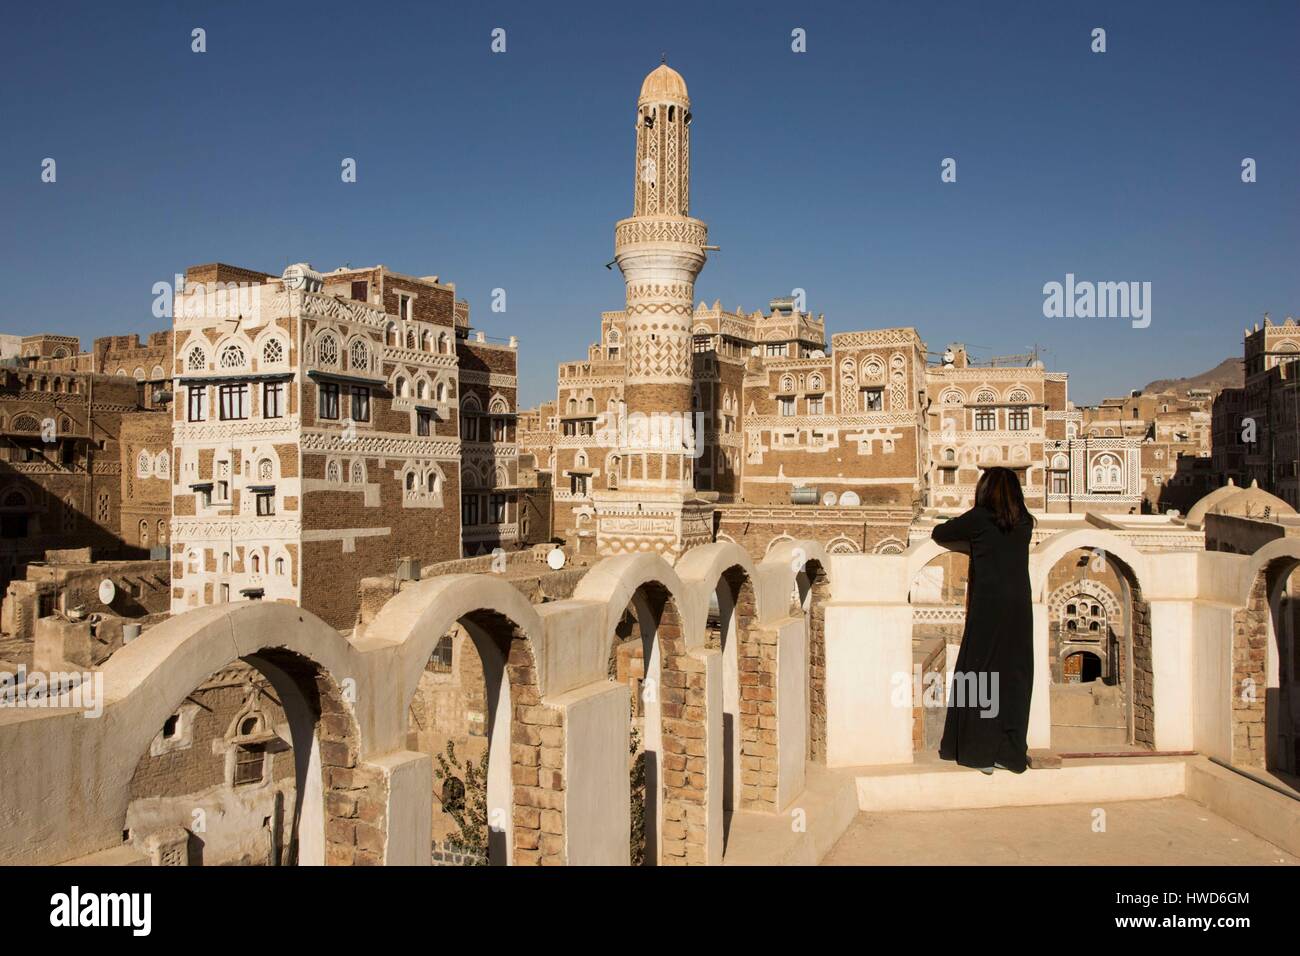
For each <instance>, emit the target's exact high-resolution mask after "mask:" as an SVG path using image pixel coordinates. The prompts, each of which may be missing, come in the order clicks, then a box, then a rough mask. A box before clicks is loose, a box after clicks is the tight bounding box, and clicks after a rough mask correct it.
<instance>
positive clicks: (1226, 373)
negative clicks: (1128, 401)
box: [1142, 358, 1246, 395]
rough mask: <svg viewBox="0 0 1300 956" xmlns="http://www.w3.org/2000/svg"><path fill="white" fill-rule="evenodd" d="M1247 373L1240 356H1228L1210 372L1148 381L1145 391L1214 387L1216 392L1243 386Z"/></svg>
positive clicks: (1180, 392)
mask: <svg viewBox="0 0 1300 956" xmlns="http://www.w3.org/2000/svg"><path fill="white" fill-rule="evenodd" d="M1245 381H1246V375H1245V370H1244V369H1243V368H1242V361H1241V359H1240V358H1226V359H1224V360H1223V361H1222V362H1220V363H1219V364H1218V365H1216V366H1214V368H1212V369H1210V370H1209V371H1208V372H1202V373H1201V374H1199V375H1190V376H1188V377H1186V378H1158V379H1156V380H1155V381H1154V382H1148V383H1147V386H1146V388H1144V389H1142V391H1144V392H1168V391H1174V392H1177V393H1178V394H1179V395H1183V394H1186V392H1187V390H1188V389H1189V388H1212V389H1214V390H1215V391H1216V392H1217V391H1219V390H1220V389H1224V388H1241V386H1242V385H1244V384H1245Z"/></svg>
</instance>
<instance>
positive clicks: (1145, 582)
mask: <svg viewBox="0 0 1300 956" xmlns="http://www.w3.org/2000/svg"><path fill="white" fill-rule="evenodd" d="M1074 550H1082V551H1097V550H1100V551H1101V552H1102V553H1103V554H1104V555H1105V556H1106V559H1107V560H1110V559H1112V558H1115V559H1118V560H1119V562H1120V564H1121V565H1122V566H1123V569H1125V570H1127V571H1128V572H1129V573H1130V574H1131V575H1132V576H1133V579H1134V582H1135V583H1136V584H1137V585H1138V587H1139V588H1140V589H1141V591H1142V594H1143V597H1144V598H1145V599H1146V600H1150V599H1151V598H1152V597H1154V596H1156V595H1154V594H1153V593H1152V592H1153V590H1154V589H1153V588H1152V587H1151V584H1152V582H1151V581H1150V580H1149V578H1150V572H1149V570H1148V563H1147V558H1146V555H1144V554H1142V553H1141V552H1139V551H1138V550H1137V549H1136V548H1134V547H1133V546H1132V545H1131V544H1129V543H1128V542H1127V541H1125V540H1124V539H1123V538H1121V537H1119V536H1118V535H1115V534H1112V533H1111V532H1109V531H1105V530H1103V529H1101V528H1080V529H1077V530H1071V531H1061V532H1058V533H1057V534H1054V535H1052V536H1051V537H1050V538H1047V539H1046V540H1044V541H1042V542H1040V543H1039V544H1037V545H1034V546H1031V547H1030V549H1029V583H1030V593H1031V594H1032V596H1033V601H1034V602H1035V603H1040V604H1041V603H1042V602H1044V601H1046V600H1047V593H1046V589H1047V581H1048V578H1049V576H1050V575H1051V573H1052V568H1053V567H1055V565H1056V563H1057V562H1058V561H1060V560H1061V559H1062V558H1063V557H1065V556H1066V555H1067V554H1069V553H1070V552H1071V551H1074Z"/></svg>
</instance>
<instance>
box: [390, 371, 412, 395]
mask: <svg viewBox="0 0 1300 956" xmlns="http://www.w3.org/2000/svg"><path fill="white" fill-rule="evenodd" d="M393 394H394V395H397V396H399V397H401V398H405V397H406V396H407V395H409V394H410V385H409V384H408V383H407V381H406V379H405V378H404V377H403V376H401V375H399V376H397V381H396V382H394V383H393Z"/></svg>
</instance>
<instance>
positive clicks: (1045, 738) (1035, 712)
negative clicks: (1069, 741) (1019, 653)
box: [1026, 601, 1052, 750]
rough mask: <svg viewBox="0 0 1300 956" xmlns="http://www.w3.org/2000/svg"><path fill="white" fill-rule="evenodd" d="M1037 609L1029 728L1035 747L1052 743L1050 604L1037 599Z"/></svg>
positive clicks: (1029, 739)
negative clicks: (1048, 608) (1048, 605)
mask: <svg viewBox="0 0 1300 956" xmlns="http://www.w3.org/2000/svg"><path fill="white" fill-rule="evenodd" d="M1033 613H1034V682H1033V691H1032V693H1031V694H1030V697H1029V729H1028V733H1027V734H1026V743H1027V744H1028V746H1029V749H1031V750H1046V749H1049V748H1050V747H1051V746H1052V667H1051V635H1050V631H1051V628H1050V627H1049V624H1048V616H1049V615H1048V613H1047V605H1046V604H1044V603H1043V602H1042V601H1035V602H1034V603H1033Z"/></svg>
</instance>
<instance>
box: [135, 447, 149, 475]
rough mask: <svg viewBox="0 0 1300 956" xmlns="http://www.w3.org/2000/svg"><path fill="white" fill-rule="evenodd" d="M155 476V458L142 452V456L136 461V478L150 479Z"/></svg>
mask: <svg viewBox="0 0 1300 956" xmlns="http://www.w3.org/2000/svg"><path fill="white" fill-rule="evenodd" d="M151 474H153V458H152V457H150V455H149V453H148V452H147V451H142V452H140V456H139V457H138V458H136V460H135V476H136V477H137V478H148V477H149V476H150V475H151Z"/></svg>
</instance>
